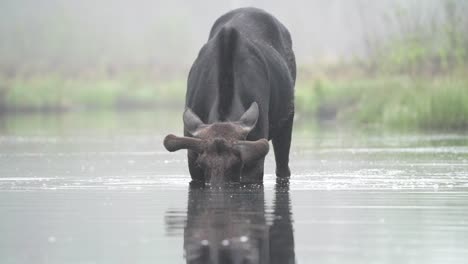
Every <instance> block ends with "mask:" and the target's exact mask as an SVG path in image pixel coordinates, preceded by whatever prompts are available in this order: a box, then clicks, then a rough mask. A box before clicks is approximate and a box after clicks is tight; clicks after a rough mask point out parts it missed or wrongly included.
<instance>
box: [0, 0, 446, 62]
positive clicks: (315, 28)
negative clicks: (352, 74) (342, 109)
mask: <svg viewBox="0 0 468 264" xmlns="http://www.w3.org/2000/svg"><path fill="white" fill-rule="evenodd" d="M442 2H443V1H437V0H426V1H417V0H410V1H408V0H379V1H372V0H327V1H322V0H312V1H311V0H294V1H267V0H257V1H254V0H230V1H219V0H208V1H186V0H185V1H184V0H172V1H161V0H156V1H154V0H136V1H122V0H101V1H94V0H81V1H62V0H42V1H36V0H3V1H2V2H1V3H0V21H1V23H0V59H1V61H0V63H1V64H2V65H11V64H13V65H23V66H25V65H26V66H28V67H34V66H38V67H44V66H47V67H49V66H51V65H52V67H57V66H59V67H65V66H77V67H88V66H95V65H101V64H114V65H173V66H177V67H178V66H183V67H187V66H188V65H190V63H191V62H192V61H193V59H194V58H195V56H196V54H197V51H198V50H199V48H200V47H201V45H202V44H203V43H204V42H205V41H206V39H207V37H208V33H209V30H210V27H211V25H212V23H213V22H214V21H215V20H216V18H217V17H219V16H220V15H222V14H223V13H225V12H227V11H228V10H230V9H234V8H237V7H243V6H255V7H259V8H262V9H265V10H267V11H268V12H270V13H272V14H274V15H275V16H276V17H277V18H279V19H280V21H282V22H283V23H284V24H285V25H286V26H287V27H288V28H289V29H290V31H291V33H292V37H293V41H294V49H295V52H296V56H297V61H298V64H311V63H321V62H336V61H339V60H343V59H344V60H346V59H351V58H354V57H356V56H366V53H367V52H368V50H367V49H368V44H369V43H367V42H368V41H369V36H373V37H375V36H380V37H385V36H386V35H389V34H394V33H395V32H393V31H392V24H393V22H392V14H393V13H395V11H396V10H397V9H404V10H406V12H411V13H414V16H413V17H415V18H416V19H420V20H424V19H425V16H430V17H431V18H434V17H438V16H439V15H440V14H439V12H438V9H439V6H440V5H441V3H442Z"/></svg>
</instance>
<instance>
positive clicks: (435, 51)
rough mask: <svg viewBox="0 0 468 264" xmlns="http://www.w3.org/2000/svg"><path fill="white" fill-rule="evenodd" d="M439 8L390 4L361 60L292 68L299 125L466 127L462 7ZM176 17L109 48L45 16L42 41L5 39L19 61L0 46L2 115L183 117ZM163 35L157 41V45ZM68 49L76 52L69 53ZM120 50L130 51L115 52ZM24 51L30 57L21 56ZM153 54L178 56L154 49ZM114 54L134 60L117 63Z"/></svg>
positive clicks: (455, 0)
mask: <svg viewBox="0 0 468 264" xmlns="http://www.w3.org/2000/svg"><path fill="white" fill-rule="evenodd" d="M417 3H418V4H419V5H424V4H425V2H424V1H418V2H417ZM437 7H438V9H436V10H435V11H434V12H433V13H431V12H430V10H429V9H427V8H426V9H420V10H424V11H421V12H418V11H417V10H419V9H418V8H415V7H408V6H403V5H401V6H395V7H394V8H390V9H388V12H387V13H386V14H385V15H383V16H381V17H380V19H381V20H382V21H380V22H382V23H383V24H384V25H385V26H386V28H385V29H386V32H384V34H383V35H379V34H377V33H375V32H367V34H364V35H363V37H364V38H365V40H364V42H365V43H366V45H367V48H366V50H367V52H368V54H366V56H362V57H359V58H356V59H355V60H344V59H343V60H340V61H338V62H336V63H335V64H333V65H313V66H305V67H304V66H303V65H302V67H299V68H300V70H299V74H298V76H299V78H300V79H299V80H298V81H297V85H296V105H297V113H298V117H299V119H301V120H299V121H302V122H304V121H306V122H307V121H308V122H310V120H309V119H310V117H311V116H313V117H316V118H314V120H316V119H318V120H333V121H335V122H337V123H340V124H355V125H359V126H363V125H364V126H382V127H392V128H398V129H401V128H408V129H415V128H416V129H438V130H440V129H466V128H468V16H466V14H467V13H468V2H467V1H464V0H441V2H440V5H437ZM428 10H429V11H428ZM67 12H71V13H74V12H75V10H68V11H67ZM161 12H162V11H161ZM184 12H187V11H183V12H182V11H181V13H180V14H178V15H176V16H173V15H172V14H171V15H161V16H159V17H158V19H156V20H155V22H154V23H155V24H154V26H153V27H150V28H149V29H145V32H144V34H143V35H144V36H145V38H144V41H143V40H139V41H134V40H133V39H132V38H131V37H128V38H124V39H125V41H128V42H129V43H125V41H124V42H122V43H111V42H112V41H111V40H110V39H111V38H110V37H109V36H104V35H102V34H101V33H100V32H98V31H96V32H95V31H94V30H93V27H92V25H88V24H87V23H88V21H87V20H86V19H78V18H77V17H75V19H77V21H68V22H67V19H69V18H68V16H67V15H66V14H64V15H57V14H56V16H50V17H49V16H47V19H48V20H47V21H46V22H47V23H46V24H47V25H49V24H53V25H54V26H53V28H47V30H45V28H46V27H45V26H44V25H46V24H43V25H38V28H40V29H44V30H45V31H44V32H48V33H47V34H46V33H44V32H43V31H41V30H32V31H31V32H32V33H31V34H38V36H37V38H36V39H39V40H44V41H38V43H30V42H27V41H23V42H21V43H19V44H17V45H16V42H15V43H13V41H10V43H9V45H10V46H15V47H16V48H17V51H24V52H23V53H24V56H20V58H23V59H24V61H23V60H20V61H16V60H15V59H14V58H13V57H11V58H10V57H9V52H7V51H8V49H1V48H0V55H1V56H0V57H1V58H2V60H1V61H0V113H2V112H14V113H17V112H28V113H30V112H34V111H46V112H58V111H60V112H61V111H65V112H66V111H68V112H73V111H74V110H82V109H92V110H109V109H127V110H128V109H146V110H147V109H157V108H161V107H165V108H175V109H178V110H179V111H181V109H183V104H184V99H185V86H186V81H185V80H186V75H187V72H188V70H187V69H186V66H185V65H183V63H181V61H185V59H187V56H186V53H187V50H186V49H184V46H185V45H186V42H189V41H190V34H188V32H185V31H184V30H179V28H180V27H181V25H184V23H187V21H186V20H185V18H184V14H185V13H184ZM94 15H96V16H97V15H98V14H94ZM41 19H42V18H41ZM128 19H130V18H128ZM147 19H148V18H147ZM49 20H50V21H49ZM39 21H42V20H39ZM129 21H132V23H134V26H135V27H132V28H131V29H128V32H129V34H130V33H132V32H133V31H134V30H136V29H137V28H138V26H137V25H138V21H134V20H132V19H130V20H129ZM59 22H60V23H59ZM72 22H73V23H72ZM44 23H45V22H44ZM103 23H110V24H111V22H110V21H103ZM377 24H379V23H377ZM23 26H24V27H27V28H30V27H33V28H34V27H35V26H36V25H34V24H33V25H30V24H27V25H23ZM74 26H76V27H79V28H81V27H86V28H89V31H86V32H81V33H80V34H85V35H86V34H88V35H89V34H90V35H92V36H93V37H92V38H90V39H95V40H96V42H99V43H100V42H101V41H102V42H103V43H104V46H106V47H108V50H106V52H105V54H107V55H105V56H104V55H101V53H102V50H99V49H97V48H95V45H94V43H92V42H87V41H84V40H86V39H87V38H86V37H85V36H81V35H80V34H72V33H71V32H80V30H71V29H73V27H74ZM369 27H371V25H369ZM21 28H22V26H21V25H19V29H15V30H13V31H12V34H13V33H15V32H16V34H19V35H18V36H16V39H18V38H21V37H25V36H26V35H27V34H26V33H28V32H29V31H27V30H23V31H22V29H21ZM182 28H186V27H182ZM364 28H366V27H364ZM146 30H147V31H148V32H147V31H146ZM21 32H22V33H21ZM377 32H378V31H377ZM20 33H21V34H20ZM380 33H382V32H380ZM22 34H23V35H22ZM28 34H29V33H28ZM109 34H110V35H112V34H117V35H118V32H117V31H116V32H113V31H112V32H109ZM161 36H165V39H164V40H165V41H164V42H161V41H160V38H161ZM13 37H14V36H13ZM12 39H15V38H12ZM39 42H40V43H39ZM7 44H8V43H7ZM13 44H15V45H13ZM28 45H37V47H36V46H34V49H29V48H28V47H32V46H28ZM73 45H77V46H73ZM0 46H1V45H0ZM6 46H8V45H6ZM70 46H71V47H72V49H70V50H73V51H75V52H77V53H76V54H75V53H72V54H70V53H69V48H70ZM120 46H123V47H131V48H129V49H128V50H129V51H128V52H127V53H125V54H119V53H120V51H121V48H119V47H120ZM73 47H74V48H73ZM36 48H37V49H36ZM31 50H38V51H37V52H32V53H28V52H30V51H31ZM142 50H145V51H146V50H154V53H155V54H154V57H151V58H148V59H146V57H145V54H146V53H145V52H139V51H142ZM161 50H163V51H164V50H166V51H167V50H172V51H178V50H185V52H182V53H180V54H179V52H169V53H165V52H156V51H161ZM39 51H40V52H39ZM174 53H177V56H174ZM44 54H45V55H44ZM51 54H55V55H51ZM117 55H119V56H117ZM120 55H122V56H120ZM124 55H125V56H124ZM106 56H108V57H106ZM121 57H122V58H123V57H125V58H133V59H134V60H133V61H126V60H124V59H122V60H121V59H116V58H121ZM142 57H145V58H144V59H143V58H142ZM37 58H42V59H46V60H48V62H47V63H46V62H43V61H42V60H40V59H37ZM110 58H113V59H110ZM184 58H185V59H184ZM161 61H166V62H167V61H172V62H174V64H173V65H172V64H164V63H161ZM137 62H140V63H137ZM141 62H145V63H146V64H145V63H143V64H141ZM25 65H26V66H27V67H26V66H25ZM300 66H301V65H300ZM104 119H105V118H102V120H104ZM310 123H312V122H310Z"/></svg>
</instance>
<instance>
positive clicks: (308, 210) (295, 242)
mask: <svg viewBox="0 0 468 264" xmlns="http://www.w3.org/2000/svg"><path fill="white" fill-rule="evenodd" d="M179 122H180V117H179V115H178V114H177V115H174V114H171V113H159V114H156V113H111V114H109V113H107V114H106V113H104V114H95V113H88V114H86V113H83V114H67V115H62V116H40V115H36V116H14V117H6V118H5V117H3V118H2V119H1V120H0V124H1V125H0V131H1V134H0V262H1V263H186V262H187V261H191V262H193V263H207V260H208V259H211V260H215V259H217V260H223V261H224V263H230V262H228V261H233V262H232V263H243V262H242V261H244V260H245V261H247V262H246V263H249V261H250V262H251V263H466V259H468V135H464V134H460V133H446V134H438V133H431V134H421V133H389V132H385V133H384V132H382V131H380V132H378V133H377V132H365V133H364V132H362V131H361V132H359V131H349V130H346V131H340V130H339V129H336V128H317V127H316V126H313V127H312V128H311V127H308V126H307V125H298V126H296V130H295V134H294V142H293V147H292V153H291V169H292V172H293V175H292V177H291V181H290V182H289V184H287V183H284V182H280V183H277V182H276V179H275V176H274V159H273V155H272V153H270V154H269V156H268V157H267V161H266V169H265V173H266V174H265V182H264V184H263V185H250V186H233V187H232V188H229V189H227V190H222V191H221V190H212V189H203V188H200V187H199V186H190V185H189V179H190V177H189V175H188V171H187V168H186V163H187V161H186V157H185V153H184V152H177V153H168V152H166V151H165V150H164V149H163V147H162V144H161V142H162V139H163V137H164V136H165V135H166V134H167V133H176V132H178V131H181V124H180V123H179ZM196 261H199V262H196ZM236 261H237V262H236Z"/></svg>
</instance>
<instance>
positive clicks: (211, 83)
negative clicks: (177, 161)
mask: <svg viewBox="0 0 468 264" xmlns="http://www.w3.org/2000/svg"><path fill="white" fill-rule="evenodd" d="M295 78H296V64H295V58H294V53H293V51H292V42H291V37H290V34H289V32H288V30H287V29H286V28H285V27H284V26H283V25H282V24H281V23H280V22H279V21H278V20H277V19H276V18H275V17H273V16H272V15H270V14H268V13H266V12H265V11H263V10H260V9H256V8H241V9H236V10H233V11H231V12H229V13H227V14H225V15H223V16H221V17H220V18H219V19H218V20H217V21H216V22H215V24H214V25H213V27H212V29H211V32H210V36H209V39H208V42H207V43H206V44H205V45H204V46H203V48H202V49H201V51H200V53H199V55H198V57H197V59H196V60H195V62H194V64H193V66H192V68H191V70H190V73H189V77H188V83H187V94H186V103H185V105H186V110H185V112H184V115H183V121H184V137H177V136H175V135H168V136H167V137H166V138H165V139H164V146H165V147H166V149H167V150H169V151H176V150H180V149H187V150H188V163H189V170H190V174H191V176H192V179H193V180H194V181H200V182H205V183H211V184H212V185H221V184H223V183H227V182H239V181H241V182H261V181H262V180H263V166H264V159H265V156H266V154H267V153H268V150H269V145H268V140H272V142H273V147H274V150H275V159H276V175H277V176H278V177H283V178H287V177H289V176H290V169H289V149H290V144H291V133H292V125H293V118H294V83H295Z"/></svg>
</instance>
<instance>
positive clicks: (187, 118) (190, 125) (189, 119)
mask: <svg viewBox="0 0 468 264" xmlns="http://www.w3.org/2000/svg"><path fill="white" fill-rule="evenodd" d="M183 119H184V127H185V130H186V131H187V132H189V133H190V135H192V136H196V134H197V131H198V130H199V128H201V127H202V126H203V125H205V124H204V123H203V122H202V121H201V120H200V118H199V117H198V116H197V114H195V113H194V112H193V111H192V110H191V109H190V108H188V107H187V109H185V112H184V117H183Z"/></svg>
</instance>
